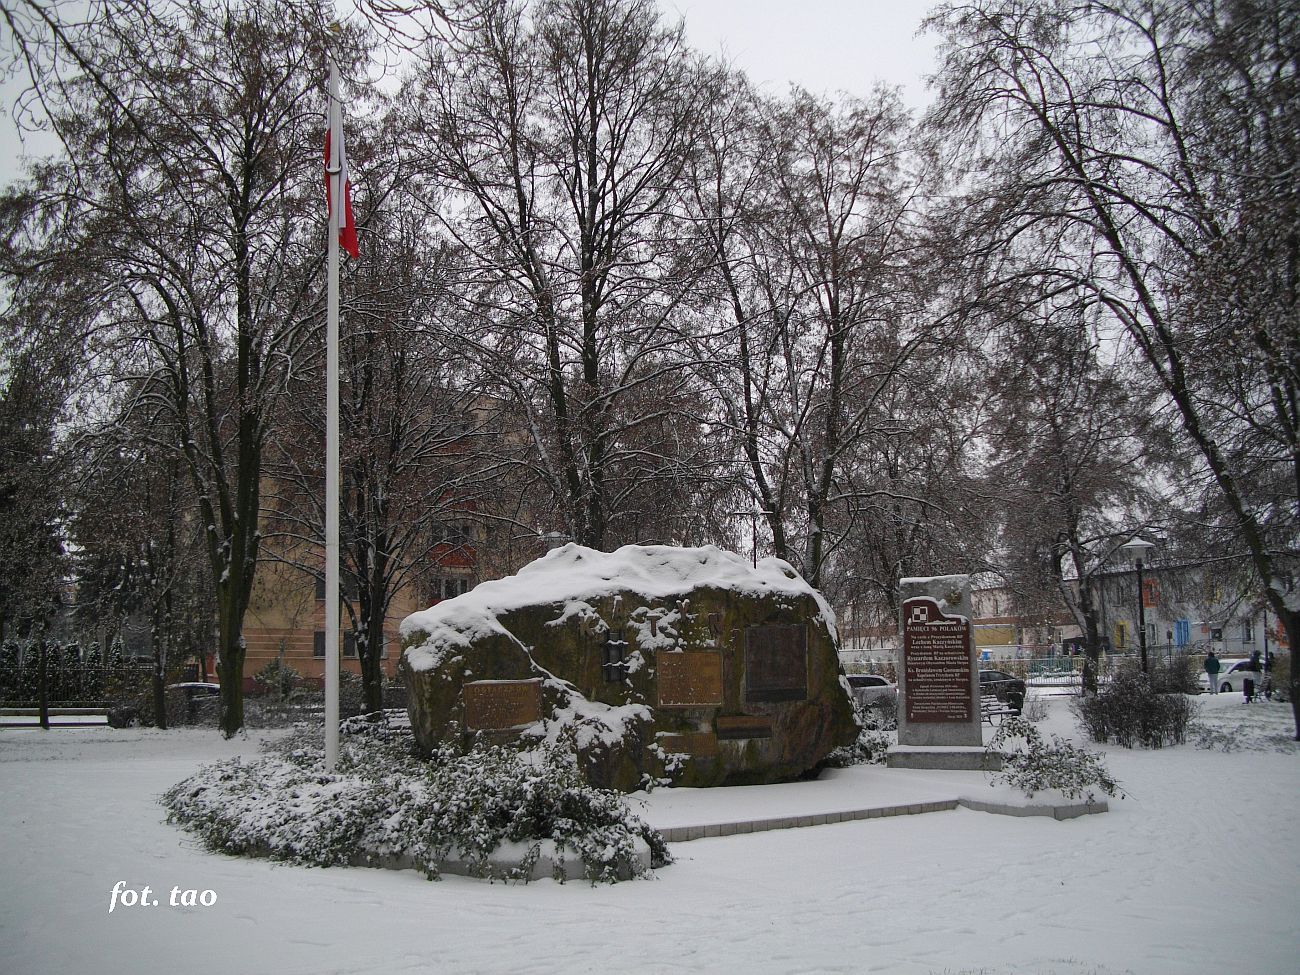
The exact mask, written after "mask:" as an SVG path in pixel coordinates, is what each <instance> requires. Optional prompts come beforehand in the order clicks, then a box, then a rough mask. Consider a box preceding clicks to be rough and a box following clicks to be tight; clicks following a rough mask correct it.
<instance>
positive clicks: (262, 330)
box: [14, 0, 357, 735]
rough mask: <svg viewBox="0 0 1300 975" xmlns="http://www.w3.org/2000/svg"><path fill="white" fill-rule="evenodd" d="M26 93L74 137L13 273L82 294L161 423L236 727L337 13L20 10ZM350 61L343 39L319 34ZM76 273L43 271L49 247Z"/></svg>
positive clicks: (296, 327) (120, 0)
mask: <svg viewBox="0 0 1300 975" xmlns="http://www.w3.org/2000/svg"><path fill="white" fill-rule="evenodd" d="M21 11H22V12H23V13H24V15H25V16H26V20H24V21H23V24H22V25H20V26H22V27H23V29H24V30H26V31H27V32H26V33H25V34H23V36H22V37H21V38H20V40H21V42H22V43H21V49H22V51H23V52H24V53H26V54H29V55H32V52H37V53H40V52H41V51H45V52H48V53H49V61H48V63H47V64H46V65H45V70H43V71H37V72H36V73H35V75H34V84H35V91H36V92H37V93H38V94H39V97H40V98H41V100H42V102H43V103H44V108H45V110H46V112H47V113H48V115H49V117H50V118H51V120H52V123H53V126H54V129H55V131H56V132H57V133H58V135H59V137H60V138H61V139H62V140H63V143H64V145H65V147H66V149H67V158H66V160H65V161H64V162H62V163H61V164H59V165H56V166H54V167H50V168H47V169H45V170H43V171H41V172H38V173H37V174H35V175H36V181H35V183H34V184H33V190H34V192H33V193H30V194H27V195H26V196H25V197H24V199H25V201H26V203H27V205H28V220H27V224H26V226H27V227H28V228H29V229H32V228H39V231H37V230H35V229H32V231H31V232H32V233H33V234H34V235H35V236H37V237H39V238H40V243H39V247H37V248H33V249H32V251H31V252H30V253H28V254H27V255H26V256H19V257H18V259H17V260H16V261H15V262H14V266H15V268H16V271H17V275H18V278H17V279H18V283H19V285H18V286H19V287H20V288H24V289H28V290H29V291H30V292H36V291H38V290H39V289H47V290H48V291H49V292H50V293H54V294H58V293H61V292H65V291H67V290H68V289H71V288H78V289H80V290H81V292H82V293H83V294H86V295H91V296H93V303H92V304H91V305H90V306H89V307H90V308H91V309H93V315H92V318H91V320H90V321H89V322H88V323H87V324H88V325H89V326H90V328H89V330H88V331H87V332H86V338H85V342H86V344H87V346H88V347H89V348H90V349H91V350H92V352H93V353H94V355H95V357H96V358H95V364H96V368H97V369H98V370H100V371H101V372H102V373H104V374H107V375H110V376H114V377H120V378H122V379H124V380H126V381H127V382H128V383H129V384H130V385H131V387H132V388H133V389H134V390H136V391H137V395H135V396H134V398H132V399H130V400H127V401H126V403H125V406H124V407H123V408H124V409H125V410H127V411H128V412H134V411H136V410H140V409H143V410H146V411H148V412H150V413H152V414H154V415H157V416H160V417H164V418H165V419H166V421H167V422H166V423H165V424H163V425H162V426H161V427H160V428H159V431H160V435H159V436H158V437H156V438H155V439H154V440H153V441H152V445H153V446H156V447H157V448H159V449H163V450H167V449H170V450H177V451H179V453H180V455H181V456H182V458H183V461H184V465H185V468H186V470H187V472H188V476H189V477H190V479H191V481H192V484H193V490H194V497H195V503H196V505H197V507H198V511H199V517H200V518H201V520H202V523H203V525H204V526H205V528H206V532H207V541H206V546H207V556H208V564H209V569H210V571H211V574H212V578H213V585H214V590H215V597H216V602H217V628H218V634H219V635H218V657H219V660H218V671H219V674H220V676H221V682H222V698H221V716H220V725H221V728H222V730H223V731H224V732H225V733H226V734H228V735H229V734H233V733H234V732H235V731H236V730H238V729H239V728H240V727H241V726H242V724H243V697H242V683H243V664H244V653H245V648H244V641H243V636H242V625H243V618H244V613H245V610H246V608H247V605H248V600H249V594H250V591H251V587H252V581H253V574H254V571H255V567H256V564H257V553H258V544H259V533H258V515H259V507H260V490H261V477H262V467H263V451H264V448H265V445H266V442H267V438H268V435H269V430H270V422H271V417H272V409H271V407H272V404H273V402H274V401H275V399H276V397H277V396H279V394H280V392H281V389H282V387H283V378H284V375H285V371H286V366H287V364H288V363H290V362H291V361H293V359H294V357H295V356H296V355H297V351H298V346H299V345H300V344H301V342H302V341H303V340H304V337H305V335H306V329H305V327H304V326H305V324H306V323H307V322H308V320H309V317H308V314H307V313H308V311H309V309H310V306H311V304H312V302H313V300H314V299H313V295H314V293H315V292H314V289H313V288H311V287H310V285H311V282H312V270H313V268H314V267H315V261H316V259H315V257H314V253H315V252H318V251H319V250H320V248H319V239H318V237H317V236H316V235H314V234H313V232H312V231H313V230H315V229H316V227H315V225H314V224H313V223H312V222H310V221H304V220H303V216H302V215H303V214H304V213H307V212H312V211H313V210H315V209H316V208H317V204H316V201H317V199H318V196H319V189H318V187H319V167H318V160H319V158H320V157H319V150H318V148H317V146H318V145H319V132H320V127H321V125H320V118H321V109H322V102H323V98H322V96H321V93H320V91H319V90H318V84H319V78H320V76H321V73H322V67H321V66H322V64H323V60H324V50H325V43H326V38H327V37H328V36H329V34H328V32H326V31H325V30H324V27H323V25H324V24H325V23H327V22H328V20H329V19H330V18H329V16H328V11H327V10H326V8H325V7H323V6H321V5H314V6H309V7H303V6H302V5H300V4H294V5H289V4H286V3H281V2H278V0H238V2H230V3H226V4H221V5H212V4H208V3H205V2H202V0H175V2H169V3H162V4H160V3H148V4H146V3H143V2H133V0H102V2H100V3H96V4H93V5H91V7H90V8H89V11H88V13H87V15H86V19H85V20H84V21H82V22H72V21H60V20H58V19H56V14H57V13H58V11H55V10H53V9H52V8H49V7H44V6H41V5H39V4H36V3H26V4H24V5H22V6H21ZM331 43H332V44H333V45H334V47H335V50H336V52H338V53H339V55H340V56H346V52H348V51H351V52H352V53H353V56H355V51H356V47H357V45H356V38H355V37H349V36H347V35H345V36H343V37H339V38H335V39H333V40H332V41H331ZM56 254H57V255H60V260H61V265H60V266H61V267H63V268H65V269H70V270H71V271H72V272H73V273H72V274H71V275H70V276H67V277H62V278H61V277H56V276H54V275H53V274H52V273H51V269H52V267H54V265H53V264H51V263H49V258H51V256H53V255H56Z"/></svg>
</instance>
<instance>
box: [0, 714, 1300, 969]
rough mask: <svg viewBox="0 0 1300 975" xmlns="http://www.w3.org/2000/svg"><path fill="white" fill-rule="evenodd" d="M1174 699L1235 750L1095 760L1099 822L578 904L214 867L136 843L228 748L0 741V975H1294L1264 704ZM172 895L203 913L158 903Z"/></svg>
mask: <svg viewBox="0 0 1300 975" xmlns="http://www.w3.org/2000/svg"><path fill="white" fill-rule="evenodd" d="M1200 702H1201V703H1202V705H1203V706H1204V708H1205V718H1204V721H1203V723H1204V724H1205V725H1206V726H1207V727H1212V728H1213V729H1215V733H1214V734H1211V735H1209V736H1208V738H1210V739H1213V740H1215V741H1217V742H1220V743H1221V742H1222V741H1224V740H1225V739H1228V740H1232V741H1234V742H1235V743H1237V744H1238V745H1240V746H1242V747H1240V748H1239V749H1238V750H1236V751H1233V752H1230V753H1225V752H1223V751H1218V750H1205V749H1202V748H1198V747H1196V746H1195V745H1194V744H1192V743H1189V744H1187V745H1184V746H1180V747H1178V748H1170V749H1162V750H1159V751H1152V752H1146V751H1134V752H1127V751H1125V750H1123V749H1118V748H1112V749H1109V751H1108V755H1107V761H1108V764H1109V767H1110V770H1111V771H1112V772H1113V773H1114V774H1115V776H1116V777H1118V778H1119V779H1120V781H1121V783H1122V785H1123V787H1124V788H1125V790H1126V791H1127V792H1128V793H1129V798H1127V799H1123V800H1118V799H1116V800H1111V811H1110V812H1109V813H1107V814H1105V815H1099V816H1085V817H1082V818H1080V819H1075V820H1070V821H1067V822H1056V821H1054V820H1051V819H1047V818H1042V817H1033V818H1013V817H1007V816H995V815H990V814H987V813H979V812H972V811H969V810H964V809H959V810H955V811H952V812H942V813H930V814H926V815H921V816H905V817H898V818H890V819H873V820H866V821H860V822H853V823H840V824H835V825H829V826H817V827H811V828H805V829H796V830H783V831H773V832H766V833H758V834H753V835H747V836H734V837H726V838H720V839H706V840H696V841H693V842H690V843H682V844H677V845H675V846H674V848H673V849H674V853H675V854H676V856H677V863H676V864H674V865H672V866H670V867H667V868H665V869H663V870H661V871H658V873H657V875H656V879H654V880H649V881H637V882H630V883H623V884H617V885H614V886H601V887H595V888H593V887H590V886H588V885H586V884H583V883H569V884H566V885H559V884H556V883H554V882H552V881H549V880H543V881H538V882H535V883H533V884H530V885H527V886H513V885H504V884H500V883H498V884H487V883H485V882H482V881H476V880H470V879H467V878H463V877H447V878H445V879H444V880H442V881H440V882H438V883H430V882H428V881H426V880H424V879H423V877H421V876H419V875H417V874H414V873H409V872H390V871H383V870H366V869H361V868H331V869H326V870H321V869H306V868H301V867H292V866H284V865H277V864H273V863H270V862H268V861H259V860H246V859H238V858H232V857H223V856H214V855H212V854H209V853H206V852H204V851H203V850H202V849H201V848H199V847H198V845H197V843H196V841H195V840H194V839H193V838H192V837H190V836H189V835H188V834H186V833H183V832H181V831H180V830H178V829H176V828H173V827H171V826H168V825H166V824H165V823H164V822H163V821H162V818H163V811H162V809H161V807H160V806H159V805H158V802H157V797H158V796H159V795H160V794H161V793H162V792H163V791H164V790H165V789H167V787H169V786H170V785H172V784H173V783H175V782H177V781H179V780H180V779H182V778H184V777H185V776H186V775H188V774H190V773H191V772H192V771H193V770H194V769H195V768H196V767H197V766H198V765H200V764H203V763H206V762H210V761H213V760H215V759H218V758H225V757H230V756H233V755H238V754H243V755H247V756H251V755H253V754H255V753H256V750H257V746H258V739H257V738H256V737H253V736H250V737H249V738H247V739H244V740H237V741H233V742H226V741H223V740H222V739H221V738H220V737H218V735H217V734H216V733H215V732H213V731H170V732H155V731H148V730H129V731H114V730H111V729H107V728H94V729H90V728H86V729H82V728H64V729H57V730H52V731H48V732H43V731H40V730H38V729H37V730H28V729H23V730H14V729H7V730H4V731H0V815H2V816H3V823H4V826H5V829H4V833H3V836H4V841H3V862H4V865H5V883H4V884H3V888H2V890H3V893H0V972H15V973H18V972H21V973H29V975H40V973H60V975H62V973H67V972H105V973H118V972H121V973H131V975H147V973H153V972H158V973H167V975H177V973H187V972H195V973H208V972H212V973H218V972H220V973H222V975H241V973H253V972H274V973H276V975H296V973H302V975H308V973H311V975H319V973H332V972H338V973H351V972H374V973H400V972H448V973H465V972H503V973H505V972H516V973H549V972H555V973H571V972H600V973H604V972H624V973H635V972H683V971H685V972H732V971H735V972H871V971H882V972H900V973H936V975H937V973H952V975H957V973H985V972H986V973H990V975H992V973H1004V972H1005V973H1026V975H1029V973H1032V975H1051V973H1060V975H1065V973H1094V975H1112V973H1121V972H1132V973H1134V975H1159V973H1178V972H1206V973H1210V972H1214V973H1219V972H1233V973H1288V975H1289V973H1293V972H1295V971H1296V970H1297V958H1298V957H1300V934H1298V929H1297V927H1296V924H1295V921H1294V911H1293V901H1294V897H1295V894H1296V890H1297V882H1298V881H1300V852H1298V851H1297V848H1296V847H1295V845H1294V844H1292V843H1290V842H1289V841H1288V839H1287V836H1288V835H1289V832H1290V828H1291V823H1290V820H1291V818H1293V817H1294V815H1295V814H1296V811H1297V810H1298V809H1300V751H1298V750H1297V748H1296V746H1295V745H1294V743H1291V742H1290V741H1289V740H1288V728H1289V716H1290V708H1289V706H1287V705H1280V704H1263V703H1260V704H1254V705H1250V706H1246V705H1244V704H1243V703H1242V701H1241V698H1240V696H1239V695H1220V696H1218V697H1202V698H1200ZM1067 704H1068V701H1067V700H1066V699H1064V698H1053V699H1049V701H1048V711H1049V713H1048V717H1047V718H1046V719H1045V721H1044V722H1043V727H1044V730H1045V731H1048V732H1052V733H1056V734H1061V735H1063V736H1064V735H1066V734H1068V733H1070V732H1071V731H1072V729H1073V721H1072V719H1071V717H1070V715H1069V713H1068V710H1067ZM986 734H987V733H986ZM1076 740H1077V739H1076ZM856 771H858V770H848V772H849V773H853V772H856ZM863 771H864V772H865V771H866V770H863ZM952 774H954V775H961V776H970V775H971V773H952ZM909 775H912V773H907V772H891V771H889V770H879V769H873V770H870V774H862V775H857V776H855V775H852V774H837V775H835V776H833V777H832V778H831V779H830V780H829V782H828V783H809V784H806V785H807V794H808V797H809V801H810V802H814V797H816V796H819V795H822V794H823V792H824V791H825V790H826V789H829V788H832V787H833V789H834V790H835V791H836V792H837V793H840V794H842V796H841V797H843V796H847V797H848V798H851V799H853V800H854V801H857V802H860V803H861V804H864V805H865V804H870V803H871V802H872V800H873V796H872V795H871V794H870V793H871V791H872V790H875V791H876V792H886V791H889V790H897V789H902V785H901V784H900V783H902V782H903V781H904V779H903V778H902V777H904V776H909ZM933 775H934V773H930V777H931V781H933ZM890 776H897V777H898V778H897V780H895V779H893V778H890ZM981 787H982V786H981V785H980V783H979V781H978V779H973V780H972V779H969V778H968V779H966V780H963V783H962V789H963V790H964V791H966V792H970V791H971V790H972V789H978V788H981ZM983 788H987V787H983ZM799 789H800V786H798V785H793V786H791V785H787V786H774V787H753V788H744V789H732V790H711V791H710V793H709V794H708V795H699V794H696V795H695V796H694V797H693V798H692V797H690V796H688V795H687V794H681V795H678V796H674V795H673V794H672V793H671V792H660V793H656V794H654V795H652V796H650V797H649V799H648V801H647V802H646V811H645V815H646V816H647V818H648V819H649V820H650V821H651V822H652V823H654V824H655V825H667V824H668V822H667V821H668V820H677V821H681V819H682V817H684V816H685V817H686V818H689V817H690V816H695V815H701V816H705V815H707V816H713V817H719V818H720V817H724V816H725V817H731V818H759V817H763V816H767V815H773V814H774V813H772V812H771V810H772V809H775V808H777V807H780V808H781V810H785V809H787V808H790V807H791V806H792V804H794V805H797V803H798V798H797V796H798V791H797V790H799ZM854 789H856V790H857V794H856V795H855V794H854V793H853V790H854ZM904 791H906V790H904ZM837 801H838V800H837ZM691 807H693V808H691ZM688 811H689V815H688ZM657 815H658V816H659V817H660V818H661V819H662V820H664V822H656V816H657ZM118 881H124V882H125V884H124V887H125V888H132V889H136V890H138V889H140V888H142V887H144V886H145V885H146V884H147V885H149V886H150V887H151V888H152V894H151V898H157V900H158V901H159V905H158V906H156V907H138V906H137V907H126V906H122V905H121V903H119V905H118V906H117V907H116V908H115V909H114V911H113V913H112V914H110V913H109V910H108V908H109V902H110V897H111V892H112V890H113V887H114V884H115V883H117V882H118ZM173 887H178V888H180V891H182V892H183V891H186V890H195V891H204V890H210V891H213V892H215V894H216V895H217V901H216V903H215V904H214V905H213V906H211V907H201V906H195V907H180V906H178V907H171V906H169V905H168V901H169V898H170V894H171V890H172V888H173ZM119 889H122V888H119ZM182 896H183V895H182Z"/></svg>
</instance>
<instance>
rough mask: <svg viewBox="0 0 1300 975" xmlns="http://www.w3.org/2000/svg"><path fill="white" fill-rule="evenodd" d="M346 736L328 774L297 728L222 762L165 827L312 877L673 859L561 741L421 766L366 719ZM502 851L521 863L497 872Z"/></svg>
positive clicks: (594, 875) (443, 756) (446, 755)
mask: <svg viewBox="0 0 1300 975" xmlns="http://www.w3.org/2000/svg"><path fill="white" fill-rule="evenodd" d="M348 730H350V731H352V732H354V733H353V734H348V735H345V736H343V739H342V743H341V748H340V757H339V764H338V767H337V769H336V771H335V773H333V774H326V773H325V772H324V767H323V762H322V748H321V742H320V733H319V731H313V732H304V731H298V732H295V733H291V734H290V735H288V736H286V737H285V738H284V739H282V740H281V741H279V742H277V743H275V745H274V746H273V749H272V754H269V755H267V756H266V757H264V758H260V759H258V760H256V761H253V762H240V761H238V760H234V761H228V762H221V763H218V764H217V765H212V766H208V767H206V768H203V769H201V770H200V771H199V772H198V773H196V774H195V775H193V776H191V777H190V778H189V779H186V780H185V781H184V782H181V783H179V784H178V785H176V786H173V787H172V788H171V789H170V790H168V792H167V793H166V794H165V795H164V796H163V805H164V806H166V807H167V809H168V811H169V817H168V818H169V820H170V821H172V822H175V823H179V824H180V825H182V826H184V827H185V828H187V829H190V830H192V831H194V832H195V833H197V834H198V835H199V836H200V837H201V838H202V839H203V841H204V842H205V843H206V844H207V845H208V846H209V847H210V848H212V849H216V850H221V851H224V852H227V853H241V854H252V855H266V856H271V857H274V858H276V859H282V860H289V861H292V862H295V863H303V864H311V865H316V866H332V865H338V864H347V863H366V862H371V861H373V860H375V859H377V858H397V859H401V860H405V861H407V862H409V863H410V864H411V865H413V866H414V867H416V868H418V869H421V870H424V871H426V872H427V874H428V875H429V876H430V877H436V876H437V875H438V872H439V869H440V867H441V866H442V865H443V864H444V863H445V862H446V861H447V860H449V859H455V860H459V861H462V862H463V863H464V864H465V865H466V868H467V870H468V872H469V873H470V874H472V875H474V876H479V877H500V878H503V879H529V878H530V877H531V875H532V869H533V867H534V865H535V864H536V862H537V860H538V858H539V856H540V855H541V854H542V853H543V852H546V853H548V854H549V855H550V856H551V857H552V858H553V859H554V861H555V863H556V865H557V873H559V872H560V871H562V870H563V866H564V863H565V861H566V860H568V859H570V858H576V859H578V860H580V861H581V862H582V864H583V868H584V873H585V875H586V876H587V877H588V878H589V879H590V880H591V881H592V882H593V883H596V882H602V881H604V882H613V881H616V880H622V879H627V878H630V877H638V876H642V875H644V874H645V866H644V863H643V861H642V859H641V857H640V856H639V853H640V852H641V851H642V850H643V849H644V848H645V847H646V846H648V847H649V851H650V859H651V865H652V866H656V867H657V866H662V865H664V864H667V863H670V862H671V856H670V855H669V853H668V848H667V845H666V843H665V842H664V840H663V837H662V836H661V835H660V834H659V832H658V831H656V830H654V829H653V828H651V827H650V826H648V825H647V824H646V823H645V822H643V821H642V820H641V819H639V818H638V817H636V816H634V815H632V813H631V812H630V811H629V810H628V808H627V806H626V804H625V803H624V801H623V799H622V797H621V796H620V795H619V794H618V793H615V792H611V791H607V790H603V789H593V788H591V787H589V786H587V785H585V784H584V782H583V780H582V777H581V775H580V774H579V772H578V767H577V761H576V757H575V755H574V753H573V750H572V748H571V746H568V745H566V743H564V742H559V743H556V744H555V745H553V746H552V747H550V748H549V749H548V750H547V751H546V752H545V753H544V754H542V755H540V756H538V755H532V756H530V755H521V754H519V753H517V752H515V751H514V750H513V749H509V748H500V747H483V748H475V749H473V750H471V751H469V752H468V753H466V754H455V753H453V752H451V751H443V752H439V753H437V754H435V755H434V756H433V758H432V760H430V761H424V760H421V759H418V758H416V757H415V755H414V754H413V751H412V747H411V737H410V734H409V732H404V731H397V730H395V729H390V728H387V727H385V726H383V723H382V722H367V721H353V722H351V723H349V724H348ZM530 759H535V760H530ZM498 851H503V852H508V853H509V857H508V859H509V860H511V861H514V862H517V863H518V865H519V866H518V867H517V868H513V869H506V868H502V867H499V866H495V865H494V864H493V863H492V862H491V861H492V859H493V855H494V854H497V853H498ZM501 859H506V858H505V857H502V858H501ZM560 879H562V877H561V878H560Z"/></svg>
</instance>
